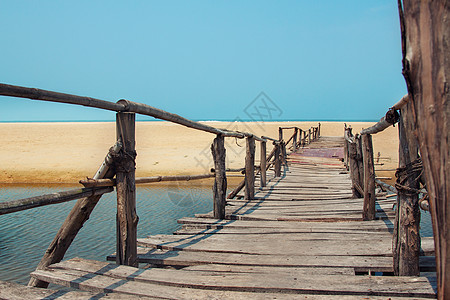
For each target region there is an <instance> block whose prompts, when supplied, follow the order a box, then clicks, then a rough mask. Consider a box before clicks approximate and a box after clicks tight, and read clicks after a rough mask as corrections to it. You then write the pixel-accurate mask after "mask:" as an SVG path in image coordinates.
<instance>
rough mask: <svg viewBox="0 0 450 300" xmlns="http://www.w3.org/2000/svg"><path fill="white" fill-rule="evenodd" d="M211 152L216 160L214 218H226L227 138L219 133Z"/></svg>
mask: <svg viewBox="0 0 450 300" xmlns="http://www.w3.org/2000/svg"><path fill="white" fill-rule="evenodd" d="M211 152H212V156H213V160H214V169H215V179H214V185H213V195H214V210H213V214H214V218H215V219H225V205H226V200H225V197H226V193H227V174H226V171H225V160H226V149H225V138H224V136H223V135H220V134H219V135H217V136H216V138H215V139H214V141H213V144H212V145H211Z"/></svg>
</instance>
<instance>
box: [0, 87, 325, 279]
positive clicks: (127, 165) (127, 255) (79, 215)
mask: <svg viewBox="0 0 450 300" xmlns="http://www.w3.org/2000/svg"><path fill="white" fill-rule="evenodd" d="M0 95H3V96H12V97H19V98H29V99H33V100H41V101H51V102H60V103H69V104H73V105H82V106H87V107H94V108H100V109H104V110H110V111H115V112H116V132H117V134H116V139H117V142H116V143H115V144H114V145H113V146H112V147H111V149H109V151H108V153H107V155H106V157H105V159H104V161H103V162H102V163H101V165H100V167H99V169H98V171H97V172H96V173H95V174H94V176H93V177H92V178H87V179H86V180H80V183H81V184H83V186H84V188H82V189H75V190H72V191H66V192H60V193H53V194H49V195H42V196H38V197H33V198H27V199H20V200H16V201H10V202H6V203H2V204H0V214H5V213H11V212H15V211H20V210H25V209H30V208H34V207H39V206H43V205H49V204H54V203H61V202H65V201H71V200H76V199H78V201H77V202H76V204H75V205H74V207H73V208H72V210H71V211H70V213H69V215H68V216H67V218H66V220H65V221H64V223H63V224H62V226H61V228H60V229H59V231H58V233H57V234H56V236H55V238H54V239H53V241H52V242H51V244H50V246H49V247H48V249H47V251H46V252H45V254H44V256H43V258H42V259H41V261H40V263H39V265H38V266H37V269H43V268H45V267H47V266H48V265H50V264H54V263H58V262H60V261H61V260H62V259H63V257H64V255H65V253H66V251H67V249H68V248H69V247H70V245H71V243H72V241H73V240H74V238H75V236H76V235H77V234H78V232H79V230H80V229H81V228H82V227H83V225H84V223H85V222H86V221H87V220H88V219H89V216H90V214H91V212H92V211H93V209H94V207H95V206H96V204H97V203H98V201H99V200H100V198H101V196H102V195H103V194H105V193H109V192H112V191H113V188H112V187H113V186H115V187H116V193H117V245H116V253H117V255H116V262H117V263H118V264H124V265H129V266H137V223H138V220H139V219H138V216H137V214H136V188H135V185H136V184H140V183H151V182H160V181H180V180H197V179H204V178H211V177H214V184H213V203H214V209H213V216H214V218H217V219H224V218H225V205H226V191H227V174H226V172H227V171H236V170H230V169H226V166H225V142H224V140H225V138H226V137H234V138H240V139H243V138H245V139H246V156H245V167H244V169H243V170H242V171H243V172H244V174H245V179H244V180H243V181H242V182H241V183H240V184H239V185H238V187H237V188H236V189H235V190H234V191H233V192H232V193H230V195H229V196H228V198H233V197H235V196H236V194H237V193H238V192H239V191H240V190H241V189H242V188H243V187H245V192H244V198H245V199H253V198H254V197H255V174H260V186H261V187H264V186H265V185H266V180H267V175H266V171H267V170H269V169H270V168H271V167H273V169H274V173H275V176H278V177H279V176H281V167H282V164H283V163H284V164H286V144H288V143H290V142H291V141H292V147H293V149H294V151H295V149H296V148H297V147H300V146H304V145H306V144H308V143H310V142H312V141H314V140H316V139H317V138H318V137H319V135H320V124H319V126H318V127H312V128H310V129H309V130H308V131H303V130H302V129H300V128H297V127H295V131H294V135H293V136H292V137H291V138H290V139H289V140H288V142H287V143H286V142H284V140H283V137H282V132H283V130H284V129H287V128H280V131H279V132H280V135H281V136H280V138H279V139H278V140H277V139H272V138H269V137H258V136H255V135H254V134H252V133H248V132H237V131H229V130H224V129H218V128H215V127H212V126H208V125H206V124H203V123H199V122H194V121H191V120H188V119H186V118H183V117H181V116H179V115H176V114H172V113H169V112H166V111H163V110H160V109H157V108H154V107H151V106H148V105H146V104H142V103H136V102H131V101H128V100H119V101H118V102H117V103H113V102H109V101H104V100H99V99H94V98H90V97H81V96H76V95H70V94H63V93H57V92H52V91H47V90H40V89H35V88H26V87H20V86H12V85H6V84H0ZM136 113H139V114H143V115H147V116H152V117H155V118H158V119H161V120H166V121H169V122H173V123H177V124H180V125H183V126H186V127H189V128H193V129H196V130H201V131H205V132H209V133H213V134H215V135H216V137H215V138H214V140H213V143H212V145H211V153H212V156H213V161H214V168H213V169H212V170H211V171H212V172H211V173H209V174H200V175H187V176H154V177H144V178H135V164H136V162H135V157H136V150H135V114H136ZM302 132H303V137H302ZM297 134H298V137H297ZM256 141H258V142H260V143H261V147H260V149H261V153H260V165H259V166H255V142H256ZM268 141H271V142H273V144H274V148H273V150H272V151H271V153H270V154H269V155H267V153H266V148H267V142H268ZM239 171H241V170H239ZM29 285H31V286H38V287H47V285H48V283H46V282H43V281H40V280H36V279H31V280H30V282H29Z"/></svg>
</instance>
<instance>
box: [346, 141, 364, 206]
mask: <svg viewBox="0 0 450 300" xmlns="http://www.w3.org/2000/svg"><path fill="white" fill-rule="evenodd" d="M356 146H357V144H356V143H348V161H349V162H348V165H349V170H350V177H351V179H352V194H353V198H362V197H363V194H362V193H361V183H360V182H361V181H360V178H359V170H358V162H357V160H356V156H357V151H356Z"/></svg>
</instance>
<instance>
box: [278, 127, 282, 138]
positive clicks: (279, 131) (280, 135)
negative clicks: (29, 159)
mask: <svg viewBox="0 0 450 300" xmlns="http://www.w3.org/2000/svg"><path fill="white" fill-rule="evenodd" d="M278 140H279V141H280V142H281V141H282V140H283V129H282V128H281V127H278Z"/></svg>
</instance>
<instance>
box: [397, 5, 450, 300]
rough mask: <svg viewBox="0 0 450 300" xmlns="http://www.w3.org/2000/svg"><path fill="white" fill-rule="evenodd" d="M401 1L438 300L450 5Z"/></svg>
mask: <svg viewBox="0 0 450 300" xmlns="http://www.w3.org/2000/svg"><path fill="white" fill-rule="evenodd" d="M403 6H404V8H403V9H402V7H401V2H400V1H399V11H400V24H401V32H402V50H403V51H402V52H403V74H404V77H405V81H406V86H407V87H408V93H409V96H410V98H411V100H410V101H411V102H412V111H413V120H414V122H415V125H416V128H417V130H416V134H417V137H418V140H419V141H420V143H419V147H420V156H421V158H422V163H423V170H424V175H425V179H426V182H427V191H428V196H429V203H430V213H431V220H432V224H433V236H434V243H435V250H436V275H437V284H436V285H437V288H438V299H449V298H450V238H449V237H450V209H449V203H450V184H449V178H450V167H449V162H450V151H449V141H450V136H449V133H450V122H449V120H450V83H449V78H450V60H449V59H448V57H449V56H448V53H449V52H450V43H449V40H450V26H449V20H450V5H448V1H446V0H436V1H420V0H403Z"/></svg>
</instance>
